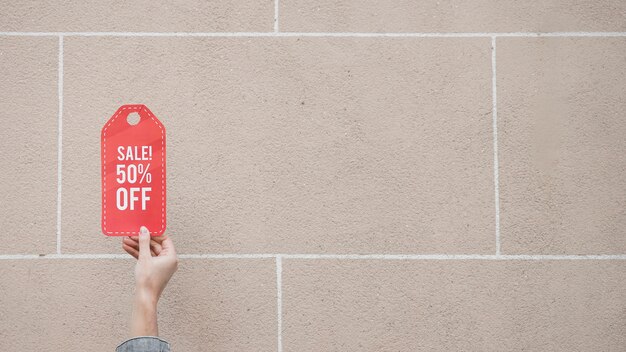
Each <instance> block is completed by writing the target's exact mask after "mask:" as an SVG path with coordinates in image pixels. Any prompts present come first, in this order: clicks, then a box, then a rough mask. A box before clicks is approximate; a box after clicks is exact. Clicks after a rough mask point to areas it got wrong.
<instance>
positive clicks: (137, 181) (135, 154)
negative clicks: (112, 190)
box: [116, 145, 152, 211]
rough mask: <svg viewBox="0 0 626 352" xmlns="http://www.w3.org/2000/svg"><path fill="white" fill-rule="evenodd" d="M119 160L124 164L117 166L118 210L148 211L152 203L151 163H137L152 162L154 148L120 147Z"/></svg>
mask: <svg viewBox="0 0 626 352" xmlns="http://www.w3.org/2000/svg"><path fill="white" fill-rule="evenodd" d="M117 152H118V156H117V160H119V161H121V162H124V164H117V165H116V176H117V178H116V181H117V183H118V184H119V185H120V187H119V188H118V189H117V192H116V205H117V209H119V210H121V211H124V210H135V209H138V208H141V210H146V205H147V203H148V202H149V201H150V192H151V191H152V187H146V185H150V184H151V183H152V174H150V171H149V169H150V163H149V162H148V163H136V162H137V161H150V160H152V146H146V145H144V146H119V147H118V148H117Z"/></svg>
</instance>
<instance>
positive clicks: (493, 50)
mask: <svg viewBox="0 0 626 352" xmlns="http://www.w3.org/2000/svg"><path fill="white" fill-rule="evenodd" d="M491 103H492V107H491V111H492V112H491V116H492V118H493V121H492V124H493V183H494V197H495V210H496V255H500V185H499V183H500V181H499V179H500V177H499V171H498V168H499V163H498V96H497V86H496V36H492V37H491Z"/></svg>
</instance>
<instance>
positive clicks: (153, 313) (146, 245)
mask: <svg viewBox="0 0 626 352" xmlns="http://www.w3.org/2000/svg"><path fill="white" fill-rule="evenodd" d="M122 248H124V250H125V251H126V252H127V253H128V254H130V255H132V256H133V257H135V258H136V259H137V264H135V299H134V303H133V313H132V319H131V325H130V333H131V336H158V335H159V329H158V326H157V303H158V301H159V297H161V293H162V292H163V290H164V289H165V286H167V283H168V282H169V280H170V278H171V277H172V275H174V273H175V272H176V269H177V268H178V257H177V256H176V250H175V249H174V243H173V242H172V240H171V239H169V238H168V237H167V236H161V237H153V238H150V232H148V229H147V228H145V227H144V226H142V227H141V229H140V231H139V236H133V237H125V238H124V239H123V240H122Z"/></svg>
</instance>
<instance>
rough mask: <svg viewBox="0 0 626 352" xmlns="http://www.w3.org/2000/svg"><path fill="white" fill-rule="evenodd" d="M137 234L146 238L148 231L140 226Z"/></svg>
mask: <svg viewBox="0 0 626 352" xmlns="http://www.w3.org/2000/svg"><path fill="white" fill-rule="evenodd" d="M139 233H140V234H141V235H143V236H146V235H147V234H148V229H147V228H146V227H145V226H142V227H141V228H140V229H139Z"/></svg>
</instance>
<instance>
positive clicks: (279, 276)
mask: <svg viewBox="0 0 626 352" xmlns="http://www.w3.org/2000/svg"><path fill="white" fill-rule="evenodd" d="M276 315H277V318H278V325H277V326H278V336H277V338H278V343H277V346H278V352H283V258H282V256H280V255H277V256H276Z"/></svg>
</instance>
